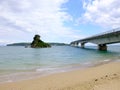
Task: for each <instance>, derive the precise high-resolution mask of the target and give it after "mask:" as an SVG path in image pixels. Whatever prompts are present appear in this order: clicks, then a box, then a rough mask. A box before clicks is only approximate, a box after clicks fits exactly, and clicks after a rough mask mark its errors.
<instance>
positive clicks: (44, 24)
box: [0, 0, 120, 44]
mask: <svg viewBox="0 0 120 90" xmlns="http://www.w3.org/2000/svg"><path fill="white" fill-rule="evenodd" d="M119 26H120V1H119V0H0V44H7V43H14V42H31V41H32V39H33V36H34V35H35V34H39V35H40V36H41V39H42V40H43V41H45V42H64V43H70V42H71V41H73V40H77V39H81V38H85V37H89V36H91V35H94V34H97V33H101V32H105V31H108V30H111V29H112V28H117V27H119Z"/></svg>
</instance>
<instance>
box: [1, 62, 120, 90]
mask: <svg viewBox="0 0 120 90" xmlns="http://www.w3.org/2000/svg"><path fill="white" fill-rule="evenodd" d="M110 82H111V83H110ZM107 87H108V88H109V87H111V88H110V89H107V90H114V88H116V89H115V90H119V89H120V62H110V63H107V64H102V65H97V66H94V67H89V68H85V69H80V70H73V71H69V72H61V73H55V74H51V75H48V76H43V77H39V78H34V79H30V80H23V81H17V82H9V83H3V84H0V90H106V89H104V88H107ZM112 88H113V89H112Z"/></svg>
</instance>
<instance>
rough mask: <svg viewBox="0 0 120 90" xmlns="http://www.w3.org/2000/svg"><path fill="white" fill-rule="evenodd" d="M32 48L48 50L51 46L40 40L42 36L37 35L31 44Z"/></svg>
mask: <svg viewBox="0 0 120 90" xmlns="http://www.w3.org/2000/svg"><path fill="white" fill-rule="evenodd" d="M31 47H32V48H47V47H51V46H50V45H49V44H48V43H45V42H43V41H42V40H40V35H35V36H34V38H33V41H32V43H31Z"/></svg>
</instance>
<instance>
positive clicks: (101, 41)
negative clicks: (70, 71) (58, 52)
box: [70, 28, 120, 50]
mask: <svg viewBox="0 0 120 90" xmlns="http://www.w3.org/2000/svg"><path fill="white" fill-rule="evenodd" d="M88 42H90V43H94V44H97V45H98V49H99V50H107V44H113V43H120V28H116V29H113V30H110V31H108V32H104V33H101V34H98V35H94V36H91V37H88V38H84V39H80V40H76V41H73V42H71V43H70V44H71V46H78V45H79V44H81V47H82V48H84V47H85V44H86V43H88Z"/></svg>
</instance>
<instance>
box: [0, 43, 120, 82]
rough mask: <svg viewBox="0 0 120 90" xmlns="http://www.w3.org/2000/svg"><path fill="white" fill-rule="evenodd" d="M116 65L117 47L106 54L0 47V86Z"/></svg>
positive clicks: (88, 50) (119, 49)
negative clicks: (114, 63)
mask: <svg viewBox="0 0 120 90" xmlns="http://www.w3.org/2000/svg"><path fill="white" fill-rule="evenodd" d="M119 61H120V46H119V45H111V46H108V51H99V50H97V47H95V46H87V47H86V48H85V49H82V48H80V47H71V46H52V47H51V48H25V47H22V46H4V47H0V83H5V82H15V81H19V80H25V79H32V78H36V77H41V76H45V75H49V74H53V73H60V72H66V71H71V70H76V69H84V68H88V67H92V66H96V65H101V64H104V63H109V62H119Z"/></svg>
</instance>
